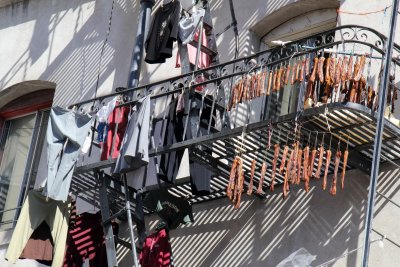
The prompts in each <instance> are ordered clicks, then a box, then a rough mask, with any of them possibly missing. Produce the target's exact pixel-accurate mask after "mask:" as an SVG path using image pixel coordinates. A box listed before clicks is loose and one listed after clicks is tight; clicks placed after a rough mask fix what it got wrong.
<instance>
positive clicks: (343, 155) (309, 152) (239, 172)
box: [226, 139, 349, 209]
mask: <svg viewBox="0 0 400 267" xmlns="http://www.w3.org/2000/svg"><path fill="white" fill-rule="evenodd" d="M316 140H317V139H316ZM280 150H281V145H280V144H279V143H276V144H275V145H274V146H273V151H274V156H273V159H272V162H271V183H270V187H269V189H270V191H271V192H274V190H275V178H276V173H277V172H279V174H281V175H283V177H284V181H283V186H282V193H283V198H286V197H287V196H288V194H289V191H290V186H291V185H294V184H295V185H299V184H300V183H301V181H303V182H304V189H305V191H306V192H307V193H308V192H309V190H310V179H316V180H319V179H321V174H322V189H323V190H327V187H328V174H329V168H330V165H331V162H333V165H334V171H333V176H332V181H331V183H330V189H329V193H330V194H331V195H333V196H334V195H336V192H337V181H338V179H339V178H340V185H341V188H342V190H343V189H344V181H345V174H346V167H347V161H348V157H349V150H348V146H347V147H346V148H345V150H344V151H342V150H341V149H340V141H339V144H338V147H337V149H336V151H332V150H331V147H330V146H329V147H328V149H325V147H324V145H323V144H320V145H319V146H317V145H316V144H314V146H313V147H311V146H310V144H309V143H307V144H306V145H304V146H302V145H301V144H300V141H299V140H296V139H295V140H294V141H293V143H292V144H291V145H288V144H285V145H284V146H283V150H282V154H280ZM280 155H281V157H280V158H279V156H280ZM341 161H342V165H343V166H342V173H341V174H339V166H340V162H341ZM324 164H325V169H324V171H323V172H322V165H324ZM256 165H257V161H256V159H255V158H254V159H253V160H252V163H251V169H250V182H249V184H248V188H247V194H248V195H251V194H252V193H253V184H254V176H255V173H256ZM266 171H267V162H266V160H264V161H263V164H262V167H261V170H260V180H259V182H258V188H257V190H256V194H259V195H261V194H263V191H262V187H263V184H264V178H265V174H266ZM244 172H245V170H244V168H243V159H242V158H241V157H240V156H236V157H235V158H234V160H233V163H232V167H231V171H230V176H229V182H228V186H227V192H226V193H227V196H228V198H229V199H230V200H231V201H232V203H233V205H234V207H235V209H239V208H240V201H241V195H242V192H243V191H244ZM339 175H340V176H339Z"/></svg>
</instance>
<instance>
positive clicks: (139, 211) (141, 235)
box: [133, 192, 146, 249]
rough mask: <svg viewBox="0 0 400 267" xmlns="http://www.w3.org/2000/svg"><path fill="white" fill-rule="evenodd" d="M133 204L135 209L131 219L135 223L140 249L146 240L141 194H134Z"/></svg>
mask: <svg viewBox="0 0 400 267" xmlns="http://www.w3.org/2000/svg"><path fill="white" fill-rule="evenodd" d="M135 203H136V207H135V215H134V216H133V219H134V221H135V222H136V228H137V232H138V239H139V241H138V247H139V248H140V249H141V248H142V247H143V243H144V241H145V240H146V223H145V221H144V211H143V198H142V193H140V192H138V193H137V194H136V198H135Z"/></svg>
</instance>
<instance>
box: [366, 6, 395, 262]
mask: <svg viewBox="0 0 400 267" xmlns="http://www.w3.org/2000/svg"><path fill="white" fill-rule="evenodd" d="M391 8H392V15H391V19H390V25H389V35H388V38H387V41H386V44H385V55H384V62H383V66H382V67H383V68H382V78H381V84H380V88H379V93H378V96H379V105H378V116H377V119H376V134H375V141H374V154H373V156H372V167H371V178H370V183H369V191H368V205H367V212H366V216H365V230H364V231H365V232H364V246H363V248H364V249H363V256H362V265H361V266H362V267H368V259H369V252H370V246H371V231H372V221H373V218H374V208H375V198H376V187H377V182H378V176H379V163H380V158H381V147H382V135H383V130H384V122H385V117H384V115H385V104H386V96H387V91H388V90H387V87H388V85H389V74H390V64H391V62H392V55H393V46H394V37H395V33H396V25H397V12H398V10H399V0H393V5H392V7H391Z"/></svg>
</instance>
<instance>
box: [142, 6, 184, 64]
mask: <svg viewBox="0 0 400 267" xmlns="http://www.w3.org/2000/svg"><path fill="white" fill-rule="evenodd" d="M180 6H181V4H180V2H179V1H178V0H174V1H172V2H170V3H168V4H166V5H165V6H160V7H159V8H158V9H157V10H156V12H155V14H154V17H153V20H152V23H151V26H150V29H149V34H148V36H147V39H146V43H145V48H146V57H145V61H146V62H147V63H164V62H165V59H166V58H170V57H172V46H173V43H174V41H176V39H177V38H178V29H179V14H180V8H181V7H180Z"/></svg>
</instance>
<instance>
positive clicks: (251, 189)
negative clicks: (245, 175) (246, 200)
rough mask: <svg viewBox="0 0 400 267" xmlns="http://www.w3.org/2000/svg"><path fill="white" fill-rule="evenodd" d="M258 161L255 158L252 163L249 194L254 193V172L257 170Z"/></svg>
mask: <svg viewBox="0 0 400 267" xmlns="http://www.w3.org/2000/svg"><path fill="white" fill-rule="evenodd" d="M256 163H257V161H256V160H255V159H253V161H252V163H251V171H250V183H249V188H248V189H247V194H248V195H249V196H250V195H251V194H252V193H253V180H254V173H255V171H256Z"/></svg>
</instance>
